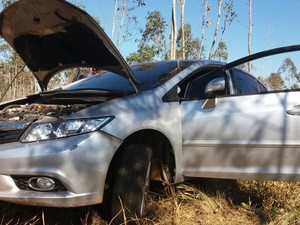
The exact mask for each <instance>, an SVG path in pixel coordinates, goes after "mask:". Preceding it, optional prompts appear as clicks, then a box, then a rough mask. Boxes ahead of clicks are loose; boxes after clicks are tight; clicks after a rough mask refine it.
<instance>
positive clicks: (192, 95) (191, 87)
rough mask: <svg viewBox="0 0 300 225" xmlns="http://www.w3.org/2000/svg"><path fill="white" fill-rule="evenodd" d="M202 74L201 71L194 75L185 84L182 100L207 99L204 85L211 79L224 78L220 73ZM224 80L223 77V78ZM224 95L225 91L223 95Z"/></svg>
mask: <svg viewBox="0 0 300 225" xmlns="http://www.w3.org/2000/svg"><path fill="white" fill-rule="evenodd" d="M207 72H208V71H206V72H205V73H204V74H203V71H201V72H199V73H198V74H195V75H194V76H193V78H194V79H193V78H192V79H191V80H190V81H189V82H188V83H187V86H186V90H185V94H184V98H185V99H207V96H206V94H205V87H206V85H207V84H208V83H209V82H210V81H211V80H213V79H215V78H219V77H224V75H223V74H222V73H221V74H220V73H218V72H216V73H207ZM224 78H225V77H224ZM225 94H226V91H225V93H224V95H225Z"/></svg>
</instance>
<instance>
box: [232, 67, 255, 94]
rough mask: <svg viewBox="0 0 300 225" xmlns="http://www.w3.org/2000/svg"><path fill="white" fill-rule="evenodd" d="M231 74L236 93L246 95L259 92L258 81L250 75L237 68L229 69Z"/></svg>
mask: <svg viewBox="0 0 300 225" xmlns="http://www.w3.org/2000/svg"><path fill="white" fill-rule="evenodd" d="M231 74H232V77H233V80H234V84H235V87H236V93H237V94H240V95H248V94H257V93H260V88H259V86H258V82H257V80H256V79H255V78H254V77H252V76H251V75H249V74H247V73H246V72H244V71H242V70H239V69H233V70H232V71H231Z"/></svg>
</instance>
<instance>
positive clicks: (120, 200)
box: [111, 145, 152, 224]
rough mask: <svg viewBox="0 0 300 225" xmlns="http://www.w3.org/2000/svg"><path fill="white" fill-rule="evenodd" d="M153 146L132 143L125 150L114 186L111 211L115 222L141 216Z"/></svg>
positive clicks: (143, 210)
mask: <svg viewBox="0 0 300 225" xmlns="http://www.w3.org/2000/svg"><path fill="white" fill-rule="evenodd" d="M151 158H152V150H151V148H149V147H147V146H144V145H130V146H128V147H126V148H125V149H124V151H123V154H122V158H121V159H120V162H119V166H118V167H117V172H116V176H115V178H114V180H115V182H114V185H113V187H112V201H111V213H112V218H113V222H114V223H115V224H121V223H124V222H125V223H127V224H128V222H129V221H130V220H132V218H136V217H138V218H141V217H142V216H143V215H144V213H145V205H146V200H147V196H148V192H149V184H150V172H151Z"/></svg>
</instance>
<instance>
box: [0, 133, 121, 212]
mask: <svg viewBox="0 0 300 225" xmlns="http://www.w3.org/2000/svg"><path fill="white" fill-rule="evenodd" d="M121 143H122V141H121V140H120V139H117V138H114V137H112V136H110V135H107V134H104V133H102V132H94V133H91V134H83V135H78V136H73V137H68V138H61V139H56V140H50V141H41V142H34V143H27V144H25V143H8V144H2V145H1V148H0V161H1V163H0V171H1V172H0V199H1V200H5V201H8V202H13V203H19V204H26V205H43V206H59V207H71V206H81V205H91V204H96V203H100V202H102V197H103V195H102V194H103V191H104V185H105V179H106V174H107V170H108V167H109V163H110V161H111V159H112V157H113V155H114V153H115V150H116V149H117V148H118V147H119V146H120V144H121ZM12 176H29V177H35V176H39V177H42V176H47V177H51V178H55V179H56V180H58V181H60V183H62V184H63V185H64V186H65V187H66V188H67V191H59V192H38V191H34V190H30V191H29V190H21V189H19V188H18V187H17V186H16V184H15V182H14V181H13V179H12ZM71 177H72V178H73V179H70V178H71Z"/></svg>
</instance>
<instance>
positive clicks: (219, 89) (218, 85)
mask: <svg viewBox="0 0 300 225" xmlns="http://www.w3.org/2000/svg"><path fill="white" fill-rule="evenodd" d="M225 90H226V85H225V78H224V77H218V78H215V79H213V80H211V81H210V82H209V83H208V84H207V85H206V86H205V94H206V95H207V96H208V97H217V96H218V95H224V94H225Z"/></svg>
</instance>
